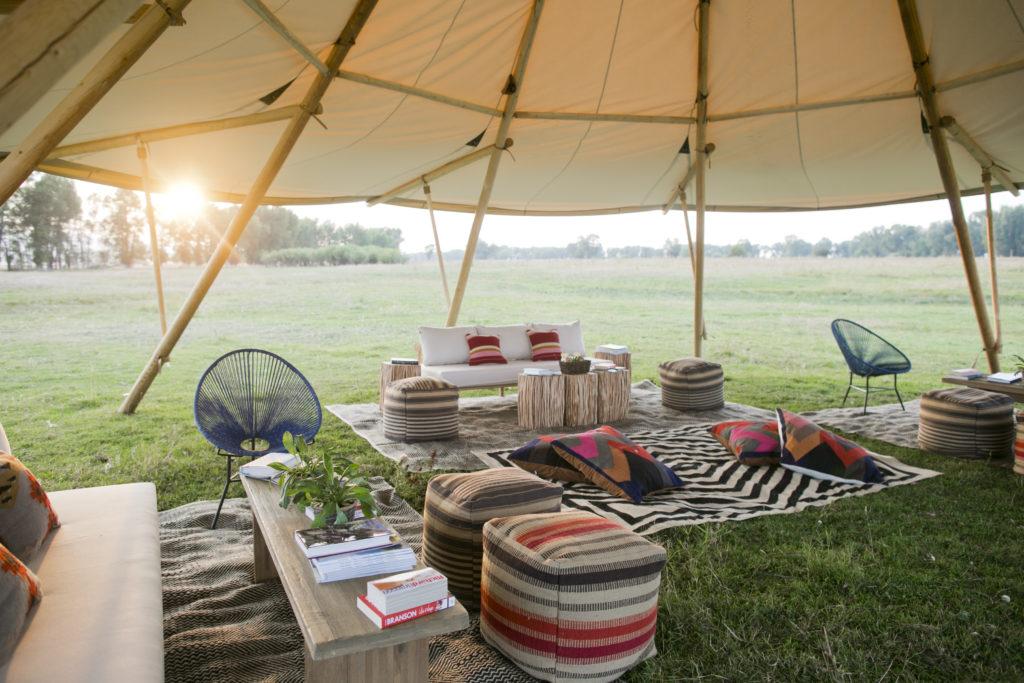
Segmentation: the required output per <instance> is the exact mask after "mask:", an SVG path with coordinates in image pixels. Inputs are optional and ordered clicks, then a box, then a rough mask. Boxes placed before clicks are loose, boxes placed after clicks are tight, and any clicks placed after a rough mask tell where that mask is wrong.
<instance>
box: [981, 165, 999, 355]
mask: <svg viewBox="0 0 1024 683" xmlns="http://www.w3.org/2000/svg"><path fill="white" fill-rule="evenodd" d="M981 182H982V184H983V185H984V186H985V227H986V228H987V230H986V233H987V235H988V275H989V279H990V285H991V289H992V318H993V321H994V322H995V326H996V351H997V352H999V351H1002V350H1003V324H1002V320H1001V318H1000V317H999V278H998V277H997V274H996V230H995V224H994V221H993V220H992V175H991V174H990V173H989V172H988V171H983V172H982V174H981Z"/></svg>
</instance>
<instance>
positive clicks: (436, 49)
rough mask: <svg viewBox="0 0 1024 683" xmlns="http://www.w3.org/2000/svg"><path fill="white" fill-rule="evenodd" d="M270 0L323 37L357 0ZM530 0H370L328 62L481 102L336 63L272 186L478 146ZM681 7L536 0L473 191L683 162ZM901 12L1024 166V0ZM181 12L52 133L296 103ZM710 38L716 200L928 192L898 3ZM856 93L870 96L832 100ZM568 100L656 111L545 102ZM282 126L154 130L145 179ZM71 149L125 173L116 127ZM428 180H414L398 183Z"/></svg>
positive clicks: (651, 174)
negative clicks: (517, 68) (353, 32)
mask: <svg viewBox="0 0 1024 683" xmlns="http://www.w3.org/2000/svg"><path fill="white" fill-rule="evenodd" d="M266 4H267V5H268V6H269V7H270V8H271V9H273V10H274V11H275V13H276V16H277V17H278V18H279V19H280V20H281V22H283V23H284V24H285V25H286V26H287V27H288V28H289V29H290V30H291V31H292V32H293V33H294V34H295V35H296V36H298V37H299V39H300V40H301V41H302V42H303V43H304V44H305V45H307V46H309V47H310V48H311V49H312V50H313V51H314V52H316V53H317V54H319V55H321V57H322V56H323V55H324V54H326V52H327V50H328V49H329V46H330V43H331V41H333V40H334V39H335V38H336V37H337V35H338V33H339V31H340V29H341V27H342V26H344V24H345V22H346V20H347V19H348V17H349V15H350V14H351V11H352V8H353V5H354V2H353V0H266ZM531 4H532V3H531V2H529V1H528V0H381V2H380V3H379V4H378V6H377V7H376V9H375V10H374V11H373V14H372V15H371V17H370V19H369V22H368V23H367V25H366V27H365V29H364V30H363V31H362V33H361V34H360V36H359V38H358V41H357V43H356V45H355V47H354V48H353V49H352V51H351V53H350V54H349V56H348V58H347V59H346V60H345V62H344V64H343V66H342V69H343V71H344V72H347V73H352V74H357V76H355V77H354V78H359V76H358V75H363V76H370V77H372V78H374V79H380V80H384V81H389V82H392V83H397V84H400V85H403V86H414V87H416V88H420V89H423V90H426V91H430V92H433V93H438V94H441V95H445V96H448V97H451V98H456V99H458V100H462V101H465V102H468V103H472V105H475V107H474V109H475V110H469V109H466V108H461V107H456V106H452V105H449V104H444V103H440V102H436V101H432V100H430V99H426V98H424V97H420V96H417V95H412V94H407V93H401V92H395V91H394V90H390V89H385V88H381V87H378V86H376V85H369V84H366V83H363V82H357V81H356V80H351V79H347V78H339V79H336V81H335V82H334V83H333V84H332V86H331V87H330V89H329V90H328V92H327V95H326V96H325V98H324V99H323V102H322V104H323V113H322V114H321V115H320V116H319V117H318V118H319V120H320V122H321V123H322V124H323V125H322V126H321V125H316V124H315V123H311V124H310V125H309V126H308V127H307V128H306V130H305V132H304V133H303V135H302V137H301V139H300V140H299V142H298V144H297V145H296V147H295V149H294V150H293V151H292V153H291V154H290V156H289V158H288V161H287V163H286V164H285V165H284V167H283V169H282V170H281V172H280V174H278V176H277V178H276V180H275V181H274V183H273V185H272V186H271V188H270V191H269V193H268V195H269V196H270V198H271V201H278V202H284V203H287V202H332V201H353V200H362V199H366V198H371V197H373V196H376V195H379V194H381V193H383V192H385V191H387V190H389V189H391V188H392V187H394V186H396V185H398V184H400V183H402V182H404V181H407V180H409V179H412V178H415V177H416V176H417V175H420V174H422V173H424V172H425V171H428V170H430V169H432V168H434V167H437V166H439V165H441V164H443V163H445V162H446V161H449V160H452V159H455V158H457V157H459V156H461V155H463V154H466V153H468V152H471V151H472V150H473V149H474V148H473V146H471V145H470V144H469V143H471V141H473V140H475V139H476V138H478V136H480V135H481V134H482V142H480V143H479V144H480V145H486V144H490V143H492V142H494V140H493V138H494V135H495V129H496V128H497V123H498V120H499V119H500V114H499V112H498V111H497V109H496V108H497V107H499V106H500V105H501V103H502V97H501V91H502V88H503V86H504V84H505V82H506V79H507V78H508V74H509V71H510V69H511V68H512V63H513V60H514V57H515V53H516V49H517V46H518V44H519V40H520V38H521V36H522V34H523V30H524V26H525V24H526V20H527V17H528V15H529V12H530V7H531ZM696 4H697V3H696V2H687V1H681V0H547V2H546V3H545V5H544V9H543V12H542V15H541V17H540V22H539V28H538V31H537V36H536V40H535V43H534V46H533V50H532V53H531V55H530V58H529V63H528V66H527V69H526V75H525V78H524V79H523V83H522V84H521V88H522V90H521V92H520V98H519V102H518V109H517V111H518V115H517V118H516V119H515V120H514V121H513V123H512V126H511V130H510V137H511V138H512V139H513V140H514V146H513V147H512V148H511V150H510V152H509V154H510V155H511V157H507V158H506V159H505V160H504V162H503V163H502V166H501V169H500V171H499V172H498V175H497V181H496V184H495V187H494V192H493V196H492V200H491V211H493V212H515V213H545V212H566V213H584V212H611V211H621V210H636V209H640V208H653V207H660V206H661V205H662V204H663V203H664V202H665V201H666V200H667V198H668V197H669V195H670V193H671V191H672V189H673V188H674V187H675V185H676V184H677V183H678V182H679V180H680V179H681V178H682V176H683V175H684V173H685V171H686V168H687V165H688V164H689V163H690V155H689V154H686V153H681V151H680V150H681V148H682V146H683V143H684V141H685V140H687V138H688V137H689V138H690V140H691V142H692V140H693V130H692V123H690V121H689V120H690V119H691V118H692V116H693V114H694V102H695V98H696V74H697V66H696V59H697V47H696V28H695V12H696ZM919 10H920V15H921V21H922V25H923V28H924V33H925V40H926V43H927V46H928V48H929V50H930V54H931V59H932V65H933V68H934V71H935V77H936V80H937V82H938V90H939V93H938V97H939V103H940V107H941V109H942V113H943V114H944V115H951V116H954V117H955V118H956V120H957V121H958V123H959V124H960V125H961V126H962V127H963V128H964V129H965V130H966V131H968V132H969V133H970V134H971V136H973V137H974V138H975V140H977V142H978V143H979V144H980V145H981V146H982V147H983V148H984V149H985V150H986V151H988V152H989V153H990V154H991V155H992V156H993V157H994V158H995V159H996V161H997V162H998V163H999V164H1000V165H1001V166H1003V167H1005V168H1006V169H1007V170H1008V171H1009V174H1010V176H1011V177H1012V178H1014V179H1015V180H1017V181H1024V116H1022V115H1021V114H1022V112H1024V0H972V1H971V2H965V1H964V0H920V1H919ZM184 16H185V19H186V21H187V23H186V25H185V26H182V27H175V28H171V29H169V30H168V31H167V32H166V33H165V34H164V35H163V36H161V37H160V38H159V40H158V41H157V42H156V44H155V45H154V46H153V47H152V48H150V49H149V50H148V51H147V52H146V54H145V55H144V56H143V57H142V58H141V59H139V61H138V62H137V63H136V64H135V65H134V66H133V67H132V68H131V70H130V71H129V72H128V73H127V75H126V76H125V77H124V78H123V79H122V80H121V81H120V82H118V83H117V84H116V85H115V86H114V87H113V89H112V90H111V91H110V92H109V94H107V96H106V97H104V98H103V100H102V101H101V102H100V103H99V104H98V105H97V106H96V107H95V108H94V109H93V110H92V111H91V112H90V113H89V114H88V115H87V116H86V117H85V119H84V120H83V121H82V122H81V123H80V124H79V125H78V126H77V127H76V128H75V129H74V130H73V131H72V133H71V134H70V135H69V136H68V137H67V138H66V139H65V140H64V144H68V143H73V142H81V141H87V140H92V139H95V138H99V137H104V136H109V135H115V134H123V133H130V132H132V131H138V130H145V129H152V128H157V127H161V126H168V125H176V124H182V123H187V122H193V121H205V120H210V119H219V118H224V117H230V116H238V115H241V114H247V113H254V112H259V111H265V110H271V109H275V108H278V107H282V106H287V105H294V104H296V103H298V102H299V100H300V99H301V97H302V94H303V93H304V92H305V90H306V88H307V87H308V85H309V83H310V81H311V79H312V78H313V76H314V74H315V73H316V70H315V69H314V68H313V67H312V66H311V65H310V64H309V63H308V62H306V61H305V60H304V59H303V58H302V57H301V56H300V55H299V54H298V53H297V52H296V51H295V50H293V49H292V48H291V47H289V46H288V45H287V44H286V43H285V42H284V41H283V40H282V39H281V38H280V36H278V35H277V34H276V33H274V32H273V31H272V30H271V29H270V28H269V27H268V26H267V25H266V24H265V23H264V22H262V21H261V20H260V19H259V18H258V17H257V16H256V15H255V14H254V13H253V12H252V11H251V10H250V9H249V8H248V7H246V5H245V4H244V3H243V2H241V0H193V2H192V3H191V4H190V5H189V6H188V7H187V8H186V10H185V13H184ZM125 30H127V26H124V27H122V28H119V29H118V30H117V31H115V33H114V34H113V35H111V36H110V37H109V38H108V39H107V40H106V41H104V42H103V43H102V44H100V45H99V46H98V47H97V48H96V49H95V50H93V52H92V53H91V54H90V56H89V57H88V58H86V59H84V60H82V61H81V63H79V64H78V66H77V67H76V68H74V69H72V70H71V71H69V73H68V74H67V75H66V77H65V78H63V79H62V80H61V81H60V82H59V83H58V84H57V85H56V86H55V87H54V88H53V89H52V90H51V91H50V92H49V93H48V94H47V95H46V96H44V97H43V98H42V99H41V100H40V101H39V102H38V103H37V104H36V106H35V107H34V108H33V109H31V110H30V111H29V112H28V113H27V114H26V115H25V116H24V117H23V118H22V119H21V120H20V121H18V122H17V123H16V124H15V125H14V126H12V127H11V128H10V129H9V130H8V131H6V133H4V134H3V135H2V136H0V150H11V149H13V148H14V147H15V146H16V145H17V144H18V143H19V142H20V141H21V140H22V139H23V138H24V137H25V136H26V135H27V134H28V132H29V131H30V130H31V129H32V127H33V126H34V125H35V124H36V123H38V122H39V121H40V120H41V119H42V117H44V116H45V115H46V113H47V112H48V111H49V110H50V109H52V107H53V106H54V105H55V104H56V103H57V102H58V101H59V100H60V98H61V97H62V96H63V95H65V94H66V93H67V92H68V90H69V89H70V88H71V87H72V86H73V85H74V84H75V83H76V82H77V81H78V80H79V79H80V78H81V76H82V75H83V74H84V73H85V72H86V71H87V70H88V68H89V67H90V66H91V65H92V64H93V63H95V62H96V60H97V59H98V58H99V56H100V55H101V54H103V52H104V51H105V50H107V49H108V48H109V46H110V45H111V44H112V42H113V41H114V40H115V39H116V38H117V37H118V36H119V35H121V34H123V32H124V31H125ZM709 37H710V55H709V61H708V63H709V93H710V94H709V115H710V123H709V126H708V135H707V139H708V141H709V142H712V143H714V144H715V147H716V150H715V153H714V155H713V156H712V158H711V168H710V172H709V175H708V205H709V208H710V209H744V208H796V209H821V208H836V207H845V206H856V205H864V204H878V203H889V202H895V201H902V200H909V199H915V198H922V197H930V196H942V184H941V182H940V179H939V175H938V172H937V170H936V165H935V158H934V155H933V154H932V151H931V147H930V143H929V140H928V137H927V135H926V134H925V133H924V132H923V131H922V122H921V117H920V104H919V101H918V99H917V98H916V96H915V95H914V85H915V81H914V72H913V68H912V64H911V59H910V55H909V52H908V49H907V44H906V41H905V38H904V36H903V31H902V27H901V23H900V16H899V11H898V8H897V5H896V2H895V1H894V0H858V1H857V2H849V1H848V0H717V1H715V2H712V3H711V6H710V32H709ZM363 80H365V79H363ZM289 84H290V85H289ZM285 86H287V87H285ZM282 88H283V91H282V92H280V94H279V95H278V96H277V97H276V99H274V98H272V97H270V94H271V93H274V92H275V91H278V90H279V89H282ZM261 98H263V99H262V100H261ZM865 99H870V100H877V101H870V102H864V103H858V104H847V105H845V106H834V105H836V103H837V101H844V100H865ZM271 100H272V101H271ZM268 101H270V103H269V104H268V103H267V102H268ZM794 108H805V109H804V110H802V111H792V109H794ZM487 110H494V111H491V112H488V111H487ZM572 114H583V115H588V116H589V115H595V114H597V115H602V116H605V117H609V116H610V117H612V118H614V117H616V116H618V115H630V116H641V117H662V118H659V119H656V120H654V121H651V120H644V121H608V120H603V121H588V120H565V119H564V118H557V117H564V116H565V115H572ZM284 125H285V123H284V122H280V121H279V122H274V123H264V124H261V125H257V126H249V127H244V128H236V129H232V130H225V131H220V132H214V133H206V134H202V135H195V136H190V137H183V138H176V139H172V140H164V141H159V142H152V143H150V167H151V172H152V173H153V175H154V177H155V178H156V180H157V181H165V182H174V181H177V180H189V181H192V182H195V183H197V184H198V185H200V186H201V187H203V188H205V189H206V190H208V191H220V192H226V193H235V194H237V195H244V194H245V192H246V191H247V190H248V188H249V186H250V185H251V182H252V180H253V179H254V178H255V176H256V174H257V173H258V171H259V169H260V167H261V165H262V164H263V162H264V160H265V159H266V157H267V155H268V154H269V152H270V150H271V148H272V147H273V145H274V143H275V141H276V140H277V138H278V136H279V134H280V132H281V130H282V129H283V127H284ZM951 150H952V154H953V158H954V162H955V165H956V170H957V175H958V178H959V181H960V185H961V187H962V188H963V189H965V190H967V191H971V190H975V189H977V188H978V187H980V185H981V181H980V169H979V166H978V163H977V162H976V161H975V160H974V159H973V158H972V157H971V156H970V155H969V154H968V153H967V152H966V151H965V150H964V149H963V148H962V147H960V146H958V145H952V146H951ZM66 160H67V161H69V162H74V163H77V164H84V165H87V166H90V167H97V168H100V169H105V170H108V171H115V172H119V173H122V174H125V175H124V177H123V178H122V181H123V182H122V184H126V185H132V183H135V182H137V180H136V178H137V176H138V173H139V162H138V158H137V156H136V151H135V149H134V148H133V147H132V146H126V147H121V148H118V149H111V150H105V151H100V152H93V153H88V154H80V155H76V156H71V157H68V158H67V159H66ZM485 166H486V161H479V162H476V163H474V164H472V165H470V166H467V167H465V168H462V169H461V170H459V171H456V172H455V173H452V174H450V175H448V176H445V177H444V178H441V179H439V180H437V181H434V182H432V183H431V188H432V190H433V199H434V204H435V207H438V208H452V207H463V208H467V209H469V210H472V208H473V207H474V206H475V205H476V203H477V198H478V195H479V192H480V185H481V180H482V178H483V174H484V169H485ZM78 174H79V175H81V173H80V172H79V173H78ZM106 180H107V181H108V182H109V181H110V178H109V177H107V178H106ZM133 186H134V185H133ZM422 198H423V196H422V192H421V191H420V189H419V188H414V189H413V190H411V191H409V192H408V193H407V194H405V195H404V196H403V197H399V198H397V199H396V200H394V203H413V204H416V205H419V203H420V202H421V201H422Z"/></svg>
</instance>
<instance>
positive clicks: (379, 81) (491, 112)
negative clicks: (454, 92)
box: [338, 71, 501, 116]
mask: <svg viewBox="0 0 1024 683" xmlns="http://www.w3.org/2000/svg"><path fill="white" fill-rule="evenodd" d="M338 78H340V79H342V80H345V81H352V82H353V83H362V84H363V85H369V86H372V87H374V88H381V89H383V90H391V91H392V92H400V93H402V94H403V95H412V96H413V97H419V98H421V99H424V100H430V101H432V102H440V103H441V104H447V105H448V106H451V107H456V108H458V109H466V110H468V111H475V112H477V113H480V114H487V115H488V116H501V110H500V109H495V108H494V107H488V106H485V105H483V104H477V103H476V102H470V101H469V100H460V99H459V98H457V97H449V96H448V95H442V94H441V93H438V92H434V91H432V90H425V89H423V88H418V87H416V86H414V85H405V84H404V83H396V82H395V81H386V80H384V79H383V78H376V77H375V76H367V75H366V74H361V73H356V72H354V71H339V72H338Z"/></svg>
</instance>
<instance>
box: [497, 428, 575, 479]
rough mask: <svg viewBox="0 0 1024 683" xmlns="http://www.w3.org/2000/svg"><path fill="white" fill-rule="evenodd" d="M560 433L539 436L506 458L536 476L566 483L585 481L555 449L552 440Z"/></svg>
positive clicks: (557, 437)
mask: <svg viewBox="0 0 1024 683" xmlns="http://www.w3.org/2000/svg"><path fill="white" fill-rule="evenodd" d="M562 436H563V435H562V434H550V435H547V436H539V437H537V438H536V439H534V440H533V441H530V442H529V443H527V444H526V445H524V446H520V447H519V448H517V449H516V450H514V451H513V452H512V453H511V454H510V455H509V456H508V459H509V461H510V462H512V463H513V464H514V465H515V466H516V467H519V468H521V469H524V470H526V471H527V472H533V473H534V474H536V475H537V476H538V477H544V478H545V479H552V480H554V481H561V482H565V483H567V484H569V483H579V482H585V481H587V478H586V477H584V476H583V475H582V474H580V471H579V470H577V469H576V468H575V467H573V466H572V465H570V464H569V463H567V462H566V461H565V460H564V459H563V458H562V456H560V455H559V454H558V451H556V450H555V446H554V443H553V442H554V441H557V440H558V439H560V438H561V437H562Z"/></svg>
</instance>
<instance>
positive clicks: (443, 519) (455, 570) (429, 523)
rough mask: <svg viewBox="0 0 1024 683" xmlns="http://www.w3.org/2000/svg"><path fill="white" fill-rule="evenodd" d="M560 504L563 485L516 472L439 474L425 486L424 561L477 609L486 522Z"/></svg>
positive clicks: (468, 603) (553, 507) (510, 470)
mask: <svg viewBox="0 0 1024 683" xmlns="http://www.w3.org/2000/svg"><path fill="white" fill-rule="evenodd" d="M561 506H562V487H561V486H559V485H558V484H554V483H551V482H547V481H544V480H543V479H540V478H539V477H537V476H535V475H533V474H530V473H529V472H523V471H522V470H519V469H501V470H495V469H492V470H481V471H479V472H465V473H455V474H440V475H438V476H436V477H434V478H433V479H431V480H430V483H429V484H428V485H427V495H426V502H425V503H424V507H423V563H424V564H426V565H427V566H430V567H433V568H434V569H436V570H437V571H439V572H441V573H442V574H444V575H445V576H447V577H448V588H449V590H451V592H452V593H453V594H454V595H455V597H457V598H458V599H459V600H460V601H462V603H463V604H464V605H466V607H477V606H478V605H479V604H480V563H481V558H482V556H483V526H484V524H485V523H486V522H487V521H488V520H490V519H493V518H495V517H507V516H510V515H518V514H529V513H534V512H556V511H558V510H559V508H561Z"/></svg>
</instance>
